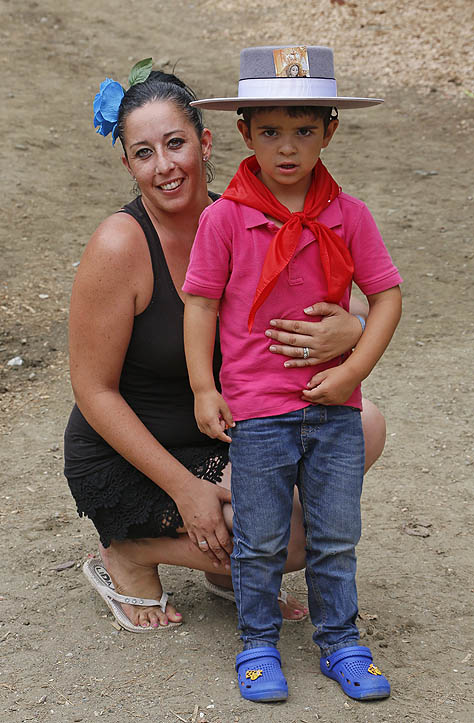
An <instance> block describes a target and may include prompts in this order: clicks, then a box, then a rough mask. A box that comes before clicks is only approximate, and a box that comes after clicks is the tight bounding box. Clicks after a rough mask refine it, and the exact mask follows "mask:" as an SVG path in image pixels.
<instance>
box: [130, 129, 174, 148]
mask: <svg viewBox="0 0 474 723" xmlns="http://www.w3.org/2000/svg"><path fill="white" fill-rule="evenodd" d="M175 133H184V130H183V129H182V128H176V130H173V131H167V133H163V138H167V137H168V136H173V135H174V134H175ZM151 145H152V144H151V143H150V142H149V141H147V140H144V141H136V143H131V144H130V148H133V147H134V146H151Z"/></svg>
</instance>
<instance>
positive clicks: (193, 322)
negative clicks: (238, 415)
mask: <svg viewBox="0 0 474 723" xmlns="http://www.w3.org/2000/svg"><path fill="white" fill-rule="evenodd" d="M218 311H219V300H218V299H207V298H205V297H203V296H195V295H194V294H187V295H186V303H185V307H184V348H185V352H186V363H187V365H188V374H189V382H190V384H191V388H192V390H193V392H194V412H195V417H196V422H197V425H198V427H199V429H200V430H201V432H203V433H204V434H207V435H208V436H209V437H212V439H221V440H222V441H223V442H231V438H230V437H229V436H228V435H227V434H226V433H225V429H226V428H227V427H233V426H234V421H233V419H232V415H231V413H230V409H229V407H228V406H227V404H226V402H225V401H224V398H223V397H222V395H221V394H219V392H218V391H217V389H216V384H215V381H214V375H213V370H212V357H213V353H214V341H215V336H216V320H217V313H218Z"/></svg>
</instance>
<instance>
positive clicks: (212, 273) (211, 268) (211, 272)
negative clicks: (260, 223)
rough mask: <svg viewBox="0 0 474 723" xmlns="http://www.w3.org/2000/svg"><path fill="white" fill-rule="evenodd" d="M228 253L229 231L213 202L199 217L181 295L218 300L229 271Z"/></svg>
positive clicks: (229, 256)
mask: <svg viewBox="0 0 474 723" xmlns="http://www.w3.org/2000/svg"><path fill="white" fill-rule="evenodd" d="M231 249H232V235H231V229H230V228H229V225H228V224H226V223H225V219H224V218H223V214H222V211H221V207H220V205H219V202H218V201H217V202H216V203H214V204H212V205H211V206H208V207H207V208H206V209H204V211H203V212H202V214H201V218H200V220H199V227H198V230H197V233H196V238H195V239H194V243H193V247H192V249H191V256H190V260H189V266H188V270H187V272H186V279H185V282H184V284H183V291H185V292H186V293H187V294H194V295H196V296H204V297H205V298H207V299H220V298H221V296H222V294H223V291H224V288H225V286H226V284H227V281H228V279H229V275H230V271H231V260H232V255H231Z"/></svg>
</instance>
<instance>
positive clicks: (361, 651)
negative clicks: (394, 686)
mask: <svg viewBox="0 0 474 723" xmlns="http://www.w3.org/2000/svg"><path fill="white" fill-rule="evenodd" d="M320 668H321V672H322V673H324V675H326V676H327V677H328V678H331V679H332V680H335V681H336V682H337V683H339V685H340V686H341V688H342V690H343V691H344V693H345V694H346V695H348V696H349V697H350V698H355V699H356V700H374V699H377V698H388V696H389V695H390V683H389V682H388V680H387V678H386V677H385V676H384V675H383V673H381V671H380V670H379V669H378V668H377V667H376V666H375V665H374V664H373V660H372V653H371V652H370V650H369V648H366V647H365V646H363V645H351V646H348V647H347V648H339V650H336V651H335V652H334V653H331V655H328V656H325V657H324V658H321V661H320Z"/></svg>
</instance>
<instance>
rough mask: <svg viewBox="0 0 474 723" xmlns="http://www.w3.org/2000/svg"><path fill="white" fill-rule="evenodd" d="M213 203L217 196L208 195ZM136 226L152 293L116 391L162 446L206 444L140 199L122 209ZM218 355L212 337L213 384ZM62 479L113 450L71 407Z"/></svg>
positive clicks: (96, 464) (161, 260)
mask: <svg viewBox="0 0 474 723" xmlns="http://www.w3.org/2000/svg"><path fill="white" fill-rule="evenodd" d="M210 196H211V198H212V200H216V198H217V196H216V194H210ZM121 212H124V213H128V214H130V215H131V216H133V218H135V219H136V220H137V221H138V223H139V224H140V226H141V228H142V229H143V232H144V234H145V237H146V240H147V243H148V248H149V249H150V256H151V262H152V267H153V278H154V281H153V293H152V297H151V300H150V303H149V305H148V306H147V308H146V309H145V310H144V311H143V312H142V313H141V314H138V315H137V316H136V317H135V320H134V324H133V330H132V335H131V339H130V344H129V346H128V350H127V353H126V356H125V361H124V365H123V369H122V374H121V377H120V387H119V388H120V393H121V394H122V396H123V397H124V399H125V400H126V401H127V402H128V404H129V405H130V407H131V408H132V409H133V410H134V412H135V414H136V415H137V416H138V417H139V418H140V419H141V421H142V422H143V423H144V424H145V426H146V427H147V429H149V430H150V432H151V433H152V434H153V436H154V437H155V438H156V439H158V440H159V442H160V443H161V444H162V445H163V446H164V447H167V448H169V447H185V446H187V445H200V444H203V445H209V442H210V440H209V437H207V436H206V435H204V434H202V433H201V432H200V431H199V429H198V428H197V425H196V422H195V419H194V411H193V409H194V399H193V393H192V390H191V387H190V385H189V379H188V373H187V368H186V359H185V355H184V339H183V312H184V304H183V302H182V301H181V299H180V297H179V295H178V293H177V291H176V289H175V286H174V284H173V280H172V278H171V275H170V272H169V269H168V266H167V264H166V260H165V256H164V253H163V249H162V247H161V243H160V240H159V238H158V234H157V233H156V230H155V227H154V226H153V224H152V222H151V220H150V218H149V216H148V214H147V212H146V210H145V208H144V206H143V203H142V200H141V197H140V196H139V197H138V198H136V199H135V200H134V201H132V202H131V203H129V204H127V205H126V206H124V208H122V209H121ZM220 365H221V355H220V349H219V339H218V336H217V337H216V350H215V352H214V377H215V379H216V382H218V375H219V369H220ZM64 456H65V474H66V477H76V476H81V477H82V476H84V475H86V474H89V473H91V472H93V471H95V470H97V469H99V468H100V467H103V466H105V465H106V464H107V463H108V462H109V460H110V459H112V458H115V457H116V456H117V452H116V451H115V450H114V449H113V448H112V447H110V445H108V444H107V442H105V441H104V440H103V439H102V437H100V436H99V435H98V434H97V432H95V430H94V429H93V428H92V427H91V426H90V425H89V424H88V422H87V421H86V419H85V418H84V417H83V415H82V414H81V412H80V411H79V409H78V407H77V405H75V406H74V408H73V410H72V412H71V416H70V418H69V422H68V425H67V428H66V433H65V445H64Z"/></svg>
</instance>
